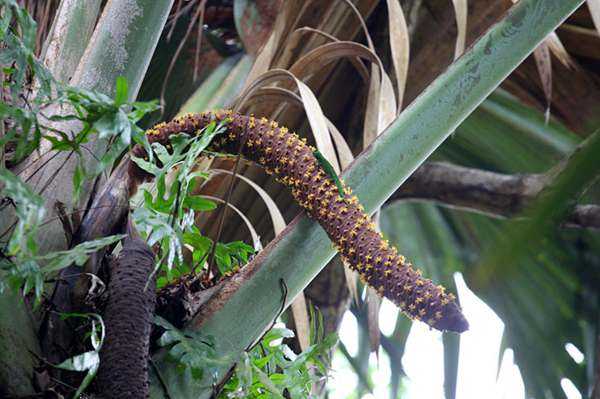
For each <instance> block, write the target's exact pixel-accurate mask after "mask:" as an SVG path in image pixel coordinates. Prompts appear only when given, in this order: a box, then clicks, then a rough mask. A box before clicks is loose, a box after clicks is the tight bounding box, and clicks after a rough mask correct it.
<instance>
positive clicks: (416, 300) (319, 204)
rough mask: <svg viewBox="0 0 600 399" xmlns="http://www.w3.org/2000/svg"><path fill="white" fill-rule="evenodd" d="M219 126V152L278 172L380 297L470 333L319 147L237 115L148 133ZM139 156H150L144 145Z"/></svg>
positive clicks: (164, 139) (152, 137) (160, 135)
mask: <svg viewBox="0 0 600 399" xmlns="http://www.w3.org/2000/svg"><path fill="white" fill-rule="evenodd" d="M213 120H216V121H220V122H223V123H225V125H226V127H227V129H226V132H225V133H223V134H222V135H221V136H220V137H217V138H216V139H215V140H213V145H214V148H213V150H219V151H224V152H228V153H232V154H235V153H239V154H241V155H243V156H244V157H246V158H248V159H250V160H253V161H255V162H257V163H259V164H260V165H262V166H263V167H264V168H265V170H266V171H267V173H270V174H271V173H274V174H275V175H276V176H277V180H279V181H280V182H282V183H283V184H285V185H286V186H288V187H290V188H291V191H292V195H293V196H294V198H295V200H296V201H297V202H298V203H299V204H300V206H302V207H303V208H304V209H305V211H306V212H307V213H308V215H309V216H310V217H312V218H314V219H316V220H317V221H318V222H319V223H320V224H321V226H322V227H323V228H324V229H325V231H326V232H327V234H328V235H329V237H330V238H331V240H332V241H333V243H334V245H335V246H336V248H337V249H338V250H339V252H340V253H341V254H342V256H343V257H345V258H346V260H347V261H348V263H349V264H350V265H351V267H352V268H353V269H354V270H356V271H357V272H358V273H359V275H360V277H361V279H362V280H363V281H365V282H366V283H367V284H368V285H370V286H372V287H374V288H375V289H376V290H377V292H378V293H379V294H380V295H382V296H385V297H386V298H388V299H390V300H391V301H392V302H394V303H395V304H397V305H398V306H399V307H400V308H401V309H402V310H403V311H404V312H406V313H407V315H408V316H409V317H411V318H413V319H417V320H422V321H424V322H426V323H428V324H429V325H430V326H432V327H434V328H437V329H439V330H450V331H456V332H462V331H465V330H466V329H467V328H468V323H467V321H466V320H465V318H464V317H463V315H462V313H461V311H460V308H459V307H458V305H457V303H456V301H455V297H454V295H453V294H447V293H445V292H444V289H443V287H441V286H436V285H434V284H433V283H432V282H431V280H428V279H424V278H422V277H421V273H420V272H419V271H418V270H415V269H414V268H413V267H412V264H411V263H410V262H408V261H406V259H405V258H404V257H403V256H402V255H399V254H398V253H397V250H396V248H394V247H392V246H390V245H389V244H388V242H387V240H384V239H383V238H382V236H381V234H380V233H379V232H377V231H376V230H375V225H374V223H372V221H371V219H370V218H369V216H368V215H366V214H365V212H364V209H363V207H362V205H360V204H359V203H358V198H357V197H356V196H352V195H351V190H350V189H349V188H343V193H340V192H339V188H338V187H336V183H335V182H334V180H333V179H332V177H331V176H330V175H328V172H327V171H326V170H325V169H324V167H323V165H322V163H320V162H319V160H318V159H317V158H316V157H315V155H314V153H315V149H314V147H311V146H309V145H306V144H305V143H304V141H302V140H300V139H299V138H298V136H297V135H296V134H294V133H290V132H288V130H287V129H286V128H285V127H280V126H279V125H278V124H277V122H275V121H269V120H268V119H266V118H262V119H260V120H259V119H255V118H254V117H252V116H250V117H248V116H243V115H240V114H234V113H232V112H231V111H223V112H220V111H219V112H215V113H212V112H207V113H202V114H188V115H185V116H183V117H181V118H177V119H174V120H173V121H171V122H169V123H161V124H159V125H157V126H156V127H154V128H153V129H150V130H148V132H147V135H148V139H149V141H150V142H160V143H162V144H163V145H168V144H169V137H170V135H172V134H175V133H179V132H184V133H188V134H197V133H199V132H200V131H201V130H202V129H203V128H204V127H206V126H207V125H208V124H209V123H210V122H212V121H213ZM133 152H134V155H136V156H139V157H144V156H145V154H144V149H143V148H142V147H141V146H137V147H136V148H134V150H133ZM140 172H142V171H141V170H138V171H137V173H140ZM342 185H343V183H342Z"/></svg>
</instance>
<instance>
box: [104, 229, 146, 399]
mask: <svg viewBox="0 0 600 399" xmlns="http://www.w3.org/2000/svg"><path fill="white" fill-rule="evenodd" d="M131 226H132V224H131V222H129V223H128V235H129V236H128V237H126V238H125V239H124V240H123V248H122V250H121V252H120V253H119V256H118V257H117V258H116V259H114V260H113V261H112V262H111V265H110V266H111V267H110V268H111V270H110V282H109V283H108V302H107V304H106V308H105V309H104V312H103V315H102V317H103V318H104V323H105V326H106V337H105V340H104V344H103V345H102V349H101V350H100V368H99V370H98V378H97V383H98V385H99V387H100V388H101V392H102V398H106V399H111V398H148V397H149V396H150V390H149V383H150V382H149V378H148V353H149V350H150V332H151V330H152V317H153V315H154V307H155V303H156V281H155V278H154V275H153V273H152V272H153V270H154V253H153V252H152V250H151V249H150V247H149V246H148V244H146V242H145V241H144V240H142V239H140V238H139V237H138V236H137V234H134V233H131V231H133V229H132V227H131Z"/></svg>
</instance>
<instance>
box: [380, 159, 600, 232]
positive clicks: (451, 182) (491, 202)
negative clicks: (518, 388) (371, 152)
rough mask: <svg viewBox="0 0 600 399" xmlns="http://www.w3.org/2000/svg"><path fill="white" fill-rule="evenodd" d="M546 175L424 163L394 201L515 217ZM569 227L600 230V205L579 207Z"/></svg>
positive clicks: (567, 221) (566, 223)
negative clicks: (420, 202) (434, 203)
mask: <svg viewBox="0 0 600 399" xmlns="http://www.w3.org/2000/svg"><path fill="white" fill-rule="evenodd" d="M548 180H549V179H548V177H547V176H546V175H544V174H522V175H506V174H501V173H495V172H488V171H484V170H480V169H473V168H465V167H462V166H457V165H452V164H449V163H443V162H429V163H426V164H423V165H422V166H421V167H420V168H419V169H417V170H416V171H415V172H414V173H413V175H412V176H411V177H410V178H409V179H408V180H407V181H406V182H405V183H404V184H403V185H402V187H401V188H400V189H399V190H398V191H396V193H395V194H394V195H393V196H392V197H391V198H390V201H393V200H407V199H416V200H429V201H435V202H437V203H439V204H441V205H444V206H450V207H456V208H462V209H466V210H471V211H476V212H480V213H484V214H486V215H489V216H494V217H515V216H519V214H520V213H521V212H522V211H523V210H524V209H525V208H526V207H527V206H528V205H529V204H531V202H532V201H533V200H534V199H535V198H536V197H537V196H538V194H539V193H540V192H541V190H542V189H543V188H544V187H545V185H546V182H547V181H548ZM564 225H565V226H569V227H581V228H593V229H599V228H600V205H592V204H585V205H577V206H575V207H574V208H573V210H572V211H571V213H570V214H569V216H568V217H567V219H566V220H565V221H564Z"/></svg>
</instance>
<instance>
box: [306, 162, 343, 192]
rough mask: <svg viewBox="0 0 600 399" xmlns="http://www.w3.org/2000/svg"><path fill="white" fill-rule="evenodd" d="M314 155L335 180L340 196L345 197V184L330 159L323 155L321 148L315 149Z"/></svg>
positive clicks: (328, 174)
mask: <svg viewBox="0 0 600 399" xmlns="http://www.w3.org/2000/svg"><path fill="white" fill-rule="evenodd" d="M313 155H314V156H315V158H317V161H319V164H320V165H321V167H322V168H323V169H324V170H325V173H327V176H329V178H330V179H331V180H333V182H334V183H335V185H336V186H337V188H338V191H339V192H340V197H342V198H344V197H345V195H344V186H343V185H342V182H341V181H340V178H339V177H338V175H337V174H336V173H335V169H333V166H331V164H330V163H329V161H328V160H327V159H326V158H325V157H324V156H323V154H321V153H320V152H319V150H315V151H313Z"/></svg>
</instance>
